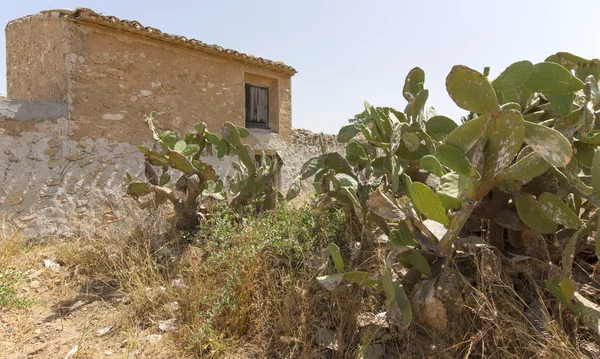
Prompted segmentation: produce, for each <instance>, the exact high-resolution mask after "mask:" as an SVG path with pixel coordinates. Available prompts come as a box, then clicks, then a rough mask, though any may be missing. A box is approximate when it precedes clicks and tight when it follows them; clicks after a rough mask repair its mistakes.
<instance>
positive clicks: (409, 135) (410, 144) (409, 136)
mask: <svg viewBox="0 0 600 359" xmlns="http://www.w3.org/2000/svg"><path fill="white" fill-rule="evenodd" d="M402 142H404V145H405V146H406V148H408V150H409V151H410V152H415V151H416V150H418V149H419V146H420V145H421V140H420V139H419V136H418V135H417V134H416V133H414V132H404V133H403V134H402Z"/></svg>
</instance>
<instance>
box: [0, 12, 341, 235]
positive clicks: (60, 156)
mask: <svg viewBox="0 0 600 359" xmlns="http://www.w3.org/2000/svg"><path fill="white" fill-rule="evenodd" d="M6 50H7V51H6V53H7V92H8V93H7V95H8V98H0V129H1V130H0V132H3V134H2V135H0V176H2V179H1V180H0V213H1V214H2V216H3V217H4V218H6V219H8V220H9V221H11V222H13V223H15V224H16V225H18V226H19V227H21V228H23V229H24V230H26V231H28V232H30V233H32V234H41V235H48V234H59V235H71V234H77V233H78V231H82V230H85V231H89V230H90V228H93V229H98V228H102V227H103V226H105V225H107V224H109V223H113V222H119V221H120V219H121V218H122V217H123V215H124V214H127V213H129V212H130V211H131V210H132V208H133V207H134V206H135V205H134V204H131V203H129V202H130V201H129V200H128V199H127V198H125V197H124V191H123V189H124V188H123V186H122V182H123V177H124V173H125V171H126V170H129V171H130V172H132V173H135V174H136V175H138V176H139V175H140V172H141V163H142V156H141V155H140V153H139V152H138V151H137V149H136V147H135V145H137V144H141V143H144V142H148V141H149V140H150V139H151V136H150V132H149V130H148V128H147V127H146V124H145V122H144V118H145V116H147V115H148V114H149V113H150V112H151V111H156V112H157V114H158V115H157V125H158V127H162V128H163V129H167V128H168V129H172V130H177V131H182V132H185V131H191V130H192V128H193V126H194V125H195V124H197V123H198V122H201V121H203V122H206V123H207V125H208V127H209V129H210V130H211V131H213V132H216V133H220V126H221V124H222V123H223V122H225V121H230V122H233V123H235V124H237V125H239V126H246V127H247V128H249V129H251V137H250V138H249V139H248V143H249V144H250V145H252V146H253V147H254V148H255V150H256V151H257V153H260V151H262V150H267V151H270V153H271V154H273V155H275V154H276V155H277V156H278V157H279V158H280V160H281V161H282V162H283V164H284V167H283V169H282V183H284V187H285V183H287V182H289V180H290V179H291V178H293V177H294V176H295V175H296V173H297V171H298V170H299V167H300V165H301V164H302V163H303V162H304V161H305V160H307V159H308V158H309V157H310V156H312V155H314V154H316V153H318V152H319V146H318V138H317V136H316V135H314V134H311V133H308V132H307V131H303V130H292V119H291V96H292V92H291V77H292V76H293V75H294V74H295V73H296V71H295V70H294V69H293V68H292V67H290V66H287V65H285V64H283V63H282V62H274V61H269V60H265V59H263V58H259V57H256V56H254V55H249V54H242V53H239V52H237V51H234V50H229V49H224V48H222V47H220V46H215V45H207V44H205V43H203V42H201V41H198V40H194V39H188V38H186V37H183V36H175V35H169V34H165V33H163V32H161V31H160V30H157V29H154V28H151V27H144V26H142V25H141V24H140V23H138V22H137V21H126V20H120V19H117V18H116V17H113V16H102V15H100V14H97V13H95V12H94V11H92V10H89V9H78V10H75V11H68V10H51V11H44V12H41V13H38V14H35V15H31V16H26V17H23V18H20V19H17V20H14V21H11V22H10V23H9V24H8V25H7V26H6ZM329 142H331V144H332V145H333V141H332V140H331V138H329ZM209 160H210V161H213V162H214V164H215V165H216V166H218V167H219V168H220V170H221V172H222V173H227V171H228V169H229V167H230V165H229V163H227V162H219V161H217V160H216V159H209ZM84 224H85V225H84Z"/></svg>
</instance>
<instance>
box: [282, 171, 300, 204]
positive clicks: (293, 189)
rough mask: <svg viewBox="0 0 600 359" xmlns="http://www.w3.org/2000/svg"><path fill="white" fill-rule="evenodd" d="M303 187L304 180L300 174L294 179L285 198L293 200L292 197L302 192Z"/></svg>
mask: <svg viewBox="0 0 600 359" xmlns="http://www.w3.org/2000/svg"><path fill="white" fill-rule="evenodd" d="M301 189H302V180H301V178H300V176H298V177H296V178H295V179H294V181H293V182H292V184H291V185H290V188H289V189H288V192H287V194H286V195H285V199H286V200H287V201H291V200H292V199H294V198H296V197H297V196H298V195H299V194H300V190H301Z"/></svg>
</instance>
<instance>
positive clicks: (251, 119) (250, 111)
mask: <svg viewBox="0 0 600 359" xmlns="http://www.w3.org/2000/svg"><path fill="white" fill-rule="evenodd" d="M246 127H255V128H256V127H258V128H269V89H268V88H267V87H260V86H254V85H248V84H246Z"/></svg>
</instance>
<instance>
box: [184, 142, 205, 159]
mask: <svg viewBox="0 0 600 359" xmlns="http://www.w3.org/2000/svg"><path fill="white" fill-rule="evenodd" d="M198 152H200V146H198V145H195V144H193V143H192V144H190V145H187V146H185V148H184V149H183V150H182V151H181V154H182V155H184V156H185V157H190V156H193V155H195V154H196V153H198Z"/></svg>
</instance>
